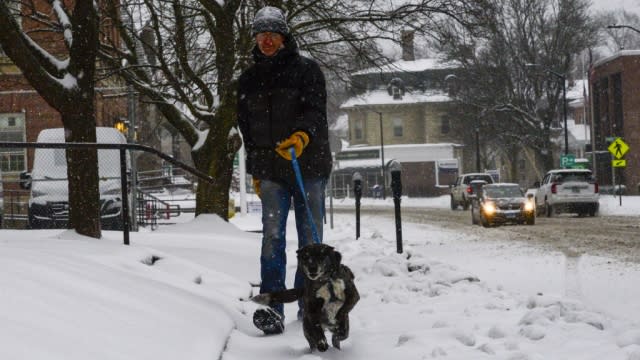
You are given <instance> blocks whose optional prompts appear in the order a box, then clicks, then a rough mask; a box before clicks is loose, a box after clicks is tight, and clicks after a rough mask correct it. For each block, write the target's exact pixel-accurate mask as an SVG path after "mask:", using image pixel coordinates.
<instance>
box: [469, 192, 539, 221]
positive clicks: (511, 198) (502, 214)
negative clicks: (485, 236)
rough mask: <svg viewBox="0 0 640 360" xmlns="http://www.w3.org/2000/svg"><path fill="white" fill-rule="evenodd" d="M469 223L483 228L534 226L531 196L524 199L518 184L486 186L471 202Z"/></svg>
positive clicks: (533, 206)
mask: <svg viewBox="0 0 640 360" xmlns="http://www.w3.org/2000/svg"><path fill="white" fill-rule="evenodd" d="M471 222H472V223H473V224H482V226H484V227H489V226H492V225H499V224H506V223H516V224H527V225H534V224H535V223H536V212H535V204H534V202H533V195H529V196H528V197H525V195H524V193H523V192H522V189H520V186H519V185H518V184H512V183H495V184H486V185H484V186H482V190H481V191H480V192H479V193H478V194H476V197H475V199H474V200H473V202H472V207H471Z"/></svg>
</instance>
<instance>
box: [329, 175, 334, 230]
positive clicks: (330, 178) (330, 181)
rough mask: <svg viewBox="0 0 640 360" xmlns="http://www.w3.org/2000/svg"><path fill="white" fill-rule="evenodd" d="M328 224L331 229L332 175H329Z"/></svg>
mask: <svg viewBox="0 0 640 360" xmlns="http://www.w3.org/2000/svg"><path fill="white" fill-rule="evenodd" d="M329 225H330V227H331V229H333V175H330V176H329Z"/></svg>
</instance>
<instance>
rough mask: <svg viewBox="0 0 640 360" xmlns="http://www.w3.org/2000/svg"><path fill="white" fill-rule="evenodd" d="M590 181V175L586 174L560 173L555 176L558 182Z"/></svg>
mask: <svg viewBox="0 0 640 360" xmlns="http://www.w3.org/2000/svg"><path fill="white" fill-rule="evenodd" d="M590 180H591V174H590V173H588V172H573V173H561V174H558V175H557V181H558V182H567V181H579V182H588V181H590Z"/></svg>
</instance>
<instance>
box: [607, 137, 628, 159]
mask: <svg viewBox="0 0 640 360" xmlns="http://www.w3.org/2000/svg"><path fill="white" fill-rule="evenodd" d="M607 149H608V150H609V152H610V153H611V154H613V156H615V158H616V159H622V157H623V156H624V154H626V153H627V151H629V145H627V143H626V142H624V141H622V138H616V139H615V140H614V141H613V142H612V143H611V145H609V147H608V148H607Z"/></svg>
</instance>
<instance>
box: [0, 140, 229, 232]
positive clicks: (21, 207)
mask: <svg viewBox="0 0 640 360" xmlns="http://www.w3.org/2000/svg"><path fill="white" fill-rule="evenodd" d="M0 148H14V149H15V148H18V149H20V148H22V149H86V150H118V152H119V153H118V160H119V168H120V173H119V174H120V175H119V180H120V194H119V195H120V196H121V197H120V201H119V203H118V202H117V201H104V200H103V199H101V200H100V201H101V206H102V207H103V210H104V211H105V212H106V213H107V215H109V214H116V215H119V216H116V215H114V216H113V217H112V218H111V219H110V220H111V221H114V222H118V223H119V224H121V225H122V226H121V228H122V231H123V242H124V244H125V245H129V231H130V228H131V221H130V219H131V217H130V209H129V201H128V200H126V199H129V195H128V194H129V181H128V178H127V174H128V163H127V161H128V160H127V151H129V152H134V151H142V152H146V153H150V154H153V155H155V156H157V157H159V158H161V159H163V160H165V161H166V162H168V163H170V164H172V165H174V166H177V167H179V168H180V169H182V170H184V171H186V172H187V173H188V174H190V175H191V176H193V177H196V178H198V179H200V180H203V181H207V182H209V183H212V184H213V183H215V181H216V180H215V179H214V178H212V177H211V176H209V175H207V174H205V173H203V172H201V171H200V170H198V169H196V168H194V167H192V166H190V165H187V164H185V163H182V162H180V161H178V160H176V159H174V158H173V157H172V156H169V155H167V154H164V153H162V152H161V151H158V150H156V149H154V148H151V147H149V146H145V145H139V144H105V143H66V142H65V143H44V142H37V143H30V142H0ZM99 157H100V155H99ZM51 161H52V162H56V161H66V160H65V158H64V154H63V155H62V157H61V158H60V155H58V156H57V157H56V156H52V160H51ZM99 162H100V160H99ZM110 166H111V167H114V166H118V165H116V164H111V165H110ZM64 176H66V173H65V174H64ZM50 180H60V179H59V178H55V177H51V178H46V179H43V180H42V181H43V182H44V181H50ZM62 180H66V179H62ZM100 180H101V181H103V180H106V181H109V180H114V181H115V180H117V179H114V178H113V177H111V178H108V177H101V179H100ZM20 181H24V180H20ZM32 181H34V182H36V181H39V180H37V179H33V180H32ZM112 183H113V181H112ZM112 185H113V184H112ZM67 190H68V189H67ZM116 191H117V190H116ZM4 194H5V206H4V208H5V216H3V217H4V219H5V221H24V220H25V219H29V220H33V221H36V220H37V219H33V218H29V217H30V216H31V215H30V214H29V211H28V201H29V200H28V199H29V196H31V194H29V192H28V191H25V190H11V189H4ZM141 198H142V204H139V205H138V206H144V210H146V208H147V204H150V205H149V209H150V211H151V210H153V212H152V214H153V216H154V217H155V220H156V223H155V224H156V226H157V219H158V218H159V217H160V216H162V214H167V213H172V214H177V213H179V212H181V211H182V210H181V209H180V207H179V206H178V207H176V206H171V205H170V204H169V203H167V202H163V201H162V200H160V199H159V198H157V197H155V199H154V196H152V195H151V194H150V193H145V192H144V191H142V195H141ZM13 200H15V201H13ZM50 200H51V201H50V203H58V202H60V201H56V200H57V198H56V196H52V197H51V199H50ZM62 202H63V203H64V201H62ZM118 205H119V206H120V209H121V210H120V212H119V213H117V212H114V211H115V210H117V206H118ZM66 206H67V208H66V209H65V208H64V207H65V205H64V204H63V205H62V207H63V208H62V209H58V210H60V211H59V212H58V213H57V214H58V215H59V216H62V215H60V214H64V212H65V211H68V204H67V205H66ZM114 209H115V210H114ZM25 210H27V211H25ZM47 211H49V212H51V211H52V210H51V208H48V209H47ZM109 211H112V213H109ZM138 214H139V211H138ZM137 219H139V218H137ZM103 220H104V218H103ZM145 220H146V219H145ZM120 222H121V223H120Z"/></svg>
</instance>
